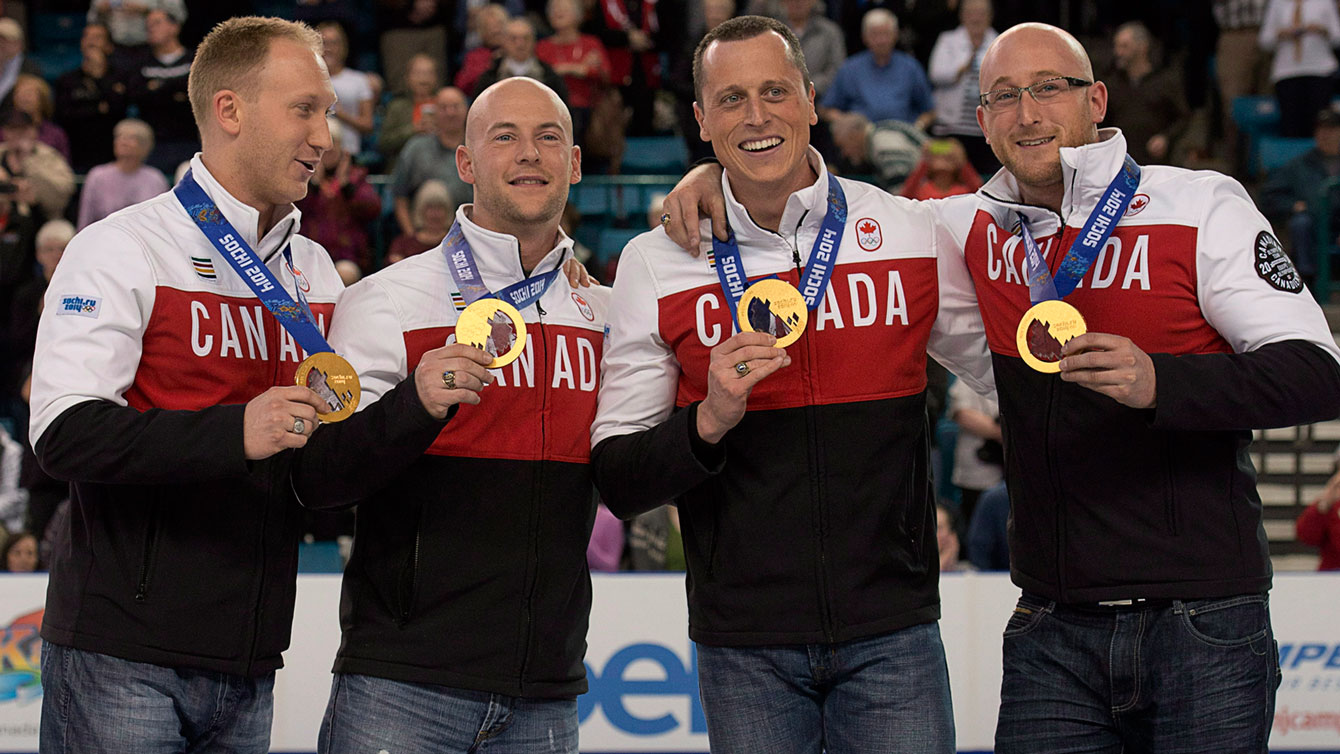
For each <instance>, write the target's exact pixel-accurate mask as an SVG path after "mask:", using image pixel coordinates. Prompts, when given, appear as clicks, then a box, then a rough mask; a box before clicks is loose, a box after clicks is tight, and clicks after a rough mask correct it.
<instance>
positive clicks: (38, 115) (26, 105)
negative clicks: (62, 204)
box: [12, 73, 70, 162]
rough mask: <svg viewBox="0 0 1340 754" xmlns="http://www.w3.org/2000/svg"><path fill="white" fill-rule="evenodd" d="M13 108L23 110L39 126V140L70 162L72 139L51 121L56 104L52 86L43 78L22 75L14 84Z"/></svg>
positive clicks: (27, 74) (29, 74) (28, 74)
mask: <svg viewBox="0 0 1340 754" xmlns="http://www.w3.org/2000/svg"><path fill="white" fill-rule="evenodd" d="M12 107H13V108H14V109H16V110H22V111H23V112H25V113H28V115H29V116H31V117H32V119H33V122H34V123H36V124H37V140H38V141H40V142H42V143H43V144H46V145H47V146H49V147H51V148H52V149H54V150H56V151H57V152H60V156H61V157H64V158H65V161H66V162H69V160H70V137H69V136H67V135H66V134H65V129H63V128H61V127H60V126H58V125H56V124H55V123H53V122H52V121H51V116H52V115H53V114H54V112H55V104H54V103H53V102H52V101H51V85H50V84H48V83H47V82H46V81H45V80H44V79H43V78H42V77H41V76H34V75H32V74H31V73H20V74H19V80H18V81H17V82H15V84H14V93H13V103H12Z"/></svg>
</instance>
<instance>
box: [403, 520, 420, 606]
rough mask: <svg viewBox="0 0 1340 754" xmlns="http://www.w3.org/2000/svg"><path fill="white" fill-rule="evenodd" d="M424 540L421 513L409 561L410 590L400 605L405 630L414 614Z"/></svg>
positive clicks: (415, 529) (415, 528)
mask: <svg viewBox="0 0 1340 754" xmlns="http://www.w3.org/2000/svg"><path fill="white" fill-rule="evenodd" d="M422 538H423V512H422V511H420V513H419V524H418V526H416V527H414V555H413V556H412V557H411V558H410V561H409V589H408V590H406V594H405V595H404V601H402V602H401V603H400V627H401V628H404V627H405V624H407V623H409V616H410V613H411V612H413V606H414V591H415V588H416V587H417V585H418V581H419V544H420V542H421V541H422Z"/></svg>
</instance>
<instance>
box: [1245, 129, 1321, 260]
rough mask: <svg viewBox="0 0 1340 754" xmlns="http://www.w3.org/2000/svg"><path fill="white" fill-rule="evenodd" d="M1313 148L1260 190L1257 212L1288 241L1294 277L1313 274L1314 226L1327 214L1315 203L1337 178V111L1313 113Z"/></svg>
mask: <svg viewBox="0 0 1340 754" xmlns="http://www.w3.org/2000/svg"><path fill="white" fill-rule="evenodd" d="M1312 134H1313V138H1314V140H1315V142H1316V145H1315V146H1314V147H1312V148H1311V149H1309V150H1307V151H1306V152H1304V153H1303V154H1301V155H1299V156H1297V157H1295V158H1294V159H1292V160H1290V161H1289V162H1286V163H1285V164H1284V165H1281V166H1280V167H1278V168H1276V169H1274V170H1272V171H1270V174H1269V175H1267V176H1266V183H1265V186H1264V187H1263V188H1262V189H1261V202H1260V204H1261V212H1262V213H1263V214H1265V216H1266V217H1267V218H1269V219H1270V221H1271V223H1273V224H1274V225H1275V227H1276V228H1281V229H1283V230H1285V232H1284V233H1282V234H1281V235H1283V236H1285V237H1286V238H1288V239H1289V248H1290V251H1291V253H1292V255H1293V261H1294V264H1295V265H1297V267H1298V274H1300V275H1302V276H1303V278H1304V279H1306V280H1311V279H1312V278H1313V277H1314V276H1315V275H1316V274H1317V248H1316V247H1317V223H1318V222H1320V221H1321V215H1320V213H1322V212H1326V211H1328V210H1327V209H1326V205H1327V203H1324V202H1321V201H1319V194H1320V193H1321V190H1322V186H1323V185H1324V184H1325V183H1326V182H1327V181H1329V180H1330V179H1332V178H1335V177H1336V176H1340V111H1337V110H1335V109H1333V108H1329V107H1328V108H1326V109H1325V110H1320V111H1318V112H1317V117H1316V121H1315V126H1314V128H1313V131H1312ZM1331 233H1332V235H1333V236H1334V235H1335V234H1340V213H1332V215H1331Z"/></svg>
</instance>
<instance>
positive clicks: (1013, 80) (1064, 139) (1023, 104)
mask: <svg viewBox="0 0 1340 754" xmlns="http://www.w3.org/2000/svg"><path fill="white" fill-rule="evenodd" d="M1058 76H1074V77H1076V78H1082V79H1085V80H1086V81H1092V80H1093V67H1092V65H1090V63H1089V60H1088V57H1087V55H1085V53H1084V49H1083V48H1082V47H1080V46H1079V43H1078V42H1075V41H1074V38H1073V37H1070V35H1068V34H1066V33H1065V32H1063V31H1061V30H1060V29H1056V28H1054V27H1048V26H1044V25H1041V24H1031V25H1022V26H1016V27H1014V28H1013V29H1010V30H1009V31H1007V32H1005V33H1004V34H1001V35H1000V36H999V37H997V38H996V41H995V42H993V43H992V45H991V49H989V50H987V53H986V55H985V56H984V57H983V59H982V71H981V82H980V84H981V91H983V92H987V91H991V90H994V89H1002V88H1005V87H1021V86H1030V85H1032V84H1035V83H1037V82H1039V81H1044V80H1046V79H1051V78H1056V77H1058ZM1106 113H1107V89H1106V87H1104V86H1103V84H1102V82H1096V83H1094V84H1093V85H1092V86H1088V87H1074V88H1071V89H1070V91H1067V92H1064V93H1062V94H1060V95H1058V96H1056V97H1054V98H1052V99H1049V100H1047V101H1045V102H1038V101H1037V100H1036V99H1034V98H1033V97H1032V95H1030V94H1027V93H1025V94H1024V95H1023V96H1021V97H1019V100H1018V103H1017V104H1015V105H1014V106H1012V107H1006V108H1001V109H999V110H997V111H995V112H988V111H987V110H985V109H983V108H981V107H978V108H977V123H978V124H979V125H980V126H981V127H982V133H984V134H985V135H986V140H987V142H988V143H989V144H990V145H991V151H992V152H994V153H995V155H996V159H998V160H1000V162H1001V164H1002V165H1004V166H1005V168H1006V169H1007V170H1009V171H1010V172H1011V173H1012V174H1014V177H1015V178H1016V179H1017V180H1018V182H1019V184H1020V186H1021V187H1022V188H1023V190H1024V193H1025V199H1028V198H1029V194H1030V193H1036V192H1050V191H1056V190H1059V188H1060V186H1061V178H1062V173H1061V152H1060V150H1061V147H1079V146H1083V145H1085V144H1091V143H1093V142H1095V141H1097V140H1098V128H1097V124H1098V123H1100V122H1101V121H1102V120H1103V116H1104V115H1105V114H1106Z"/></svg>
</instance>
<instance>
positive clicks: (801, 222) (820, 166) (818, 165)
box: [721, 147, 828, 247]
mask: <svg viewBox="0 0 1340 754" xmlns="http://www.w3.org/2000/svg"><path fill="white" fill-rule="evenodd" d="M807 159H808V160H809V162H810V167H811V168H813V169H814V172H816V173H818V174H819V178H818V180H816V181H815V182H814V183H812V184H811V185H809V186H806V187H805V188H803V189H800V190H799V191H796V192H794V193H792V194H791V196H789V197H787V199H786V209H784V210H782V220H781V223H780V224H779V225H778V226H777V232H775V233H774V232H773V231H770V230H767V229H765V228H760V227H759V226H758V224H757V223H755V222H754V219H753V218H752V217H750V216H749V211H748V210H746V209H745V208H744V205H743V204H740V202H739V201H738V200H737V199H736V198H735V194H734V193H733V192H732V191H731V187H730V176H729V175H727V174H726V173H725V171H722V174H721V191H722V193H723V194H725V195H726V219H727V220H728V221H729V222H730V227H731V230H733V231H734V232H735V240H736V242H737V243H739V244H740V245H741V246H742V247H743V246H745V245H746V244H748V243H751V242H752V243H774V242H776V240H777V239H778V238H779V237H783V238H789V237H791V236H792V235H793V234H794V233H796V232H797V231H799V230H801V229H802V228H814V229H816V231H817V229H818V228H819V227H820V226H821V225H823V222H824V214H825V213H827V212H828V169H827V168H826V167H824V161H823V158H822V157H821V156H820V155H819V152H818V150H816V149H815V148H814V147H810V148H809V154H808V156H807Z"/></svg>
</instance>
